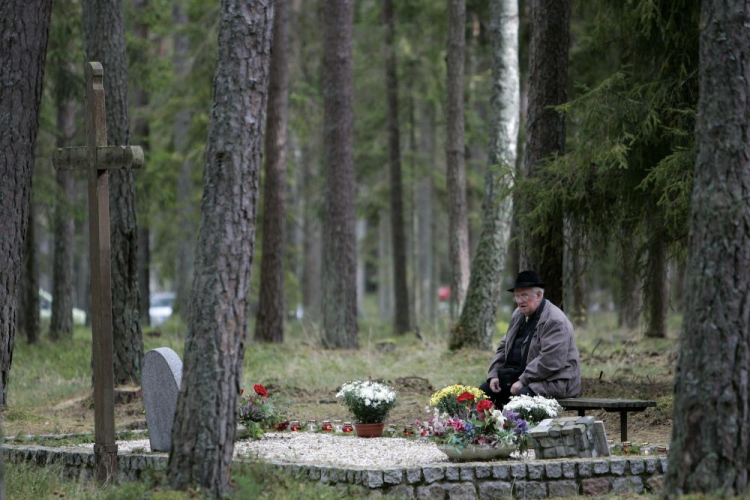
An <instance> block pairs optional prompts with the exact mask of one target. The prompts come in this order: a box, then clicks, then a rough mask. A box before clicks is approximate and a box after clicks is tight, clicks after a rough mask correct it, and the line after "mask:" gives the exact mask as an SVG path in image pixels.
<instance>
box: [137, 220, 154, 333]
mask: <svg viewBox="0 0 750 500" xmlns="http://www.w3.org/2000/svg"><path fill="white" fill-rule="evenodd" d="M150 263H151V231H149V228H148V227H147V226H146V225H145V221H143V223H142V224H141V225H140V226H138V296H139V297H140V305H139V308H138V315H139V317H140V321H141V324H142V325H144V326H148V325H150V324H151V316H150V315H149V305H150V303H151V292H150V290H149V283H150V281H151V265H150Z"/></svg>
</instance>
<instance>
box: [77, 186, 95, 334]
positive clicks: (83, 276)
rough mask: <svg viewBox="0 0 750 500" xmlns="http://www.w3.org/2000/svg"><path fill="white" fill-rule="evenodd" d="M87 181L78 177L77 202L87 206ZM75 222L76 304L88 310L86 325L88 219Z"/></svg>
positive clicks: (89, 273) (88, 275)
mask: <svg viewBox="0 0 750 500" xmlns="http://www.w3.org/2000/svg"><path fill="white" fill-rule="evenodd" d="M85 182H86V181H83V180H82V179H78V178H77V179H76V180H75V185H76V189H75V192H76V202H77V203H80V204H81V206H86V200H85V198H86V196H88V192H87V186H86V185H85ZM74 224H75V240H76V250H77V251H76V255H75V257H74V264H73V265H74V266H75V281H76V285H75V286H76V304H77V305H78V307H80V308H81V309H83V310H84V311H85V312H86V326H88V327H90V326H91V268H90V264H89V232H88V221H87V220H82V219H77V220H75V221H74Z"/></svg>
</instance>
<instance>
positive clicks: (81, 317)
mask: <svg viewBox="0 0 750 500" xmlns="http://www.w3.org/2000/svg"><path fill="white" fill-rule="evenodd" d="M39 317H40V318H42V319H50V318H51V317H52V294H51V293H49V292H48V291H46V290H42V289H41V288H40V289H39ZM73 324H75V325H85V324H86V311H84V310H82V309H78V308H77V307H74V308H73Z"/></svg>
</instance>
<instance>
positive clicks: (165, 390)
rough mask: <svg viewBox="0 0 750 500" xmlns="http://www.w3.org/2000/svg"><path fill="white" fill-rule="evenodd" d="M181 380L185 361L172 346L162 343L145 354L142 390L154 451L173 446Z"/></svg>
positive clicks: (169, 448)
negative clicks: (165, 345)
mask: <svg viewBox="0 0 750 500" xmlns="http://www.w3.org/2000/svg"><path fill="white" fill-rule="evenodd" d="M181 382H182V361H181V360H180V357H179V356H178V355H177V353H176V352H174V351H173V350H172V349H170V348H169V347H159V348H158V349H152V350H150V351H148V352H147V353H146V355H145V356H144V358H143V372H142V375H141V391H142V393H143V406H144V407H145V408H146V424H147V425H148V439H149V441H150V442H151V451H170V450H171V449H172V424H174V415H175V410H176V409H177V394H178V393H179V392H180V383H181Z"/></svg>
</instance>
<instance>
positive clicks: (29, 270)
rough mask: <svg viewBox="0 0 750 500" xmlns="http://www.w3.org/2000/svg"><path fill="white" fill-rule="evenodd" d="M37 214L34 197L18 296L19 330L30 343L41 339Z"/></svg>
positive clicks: (30, 206) (30, 208) (30, 203)
mask: <svg viewBox="0 0 750 500" xmlns="http://www.w3.org/2000/svg"><path fill="white" fill-rule="evenodd" d="M32 198H33V197H32ZM35 214H36V207H35V204H34V200H33V199H32V200H31V201H30V202H29V222H28V227H27V229H26V239H25V241H24V249H23V271H21V286H20V287H19V293H20V295H19V297H18V311H19V315H18V330H19V331H21V332H23V333H24V334H25V335H26V342H27V343H29V344H36V343H37V342H38V341H39V268H38V266H37V258H36V215H35ZM53 298H54V297H53Z"/></svg>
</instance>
